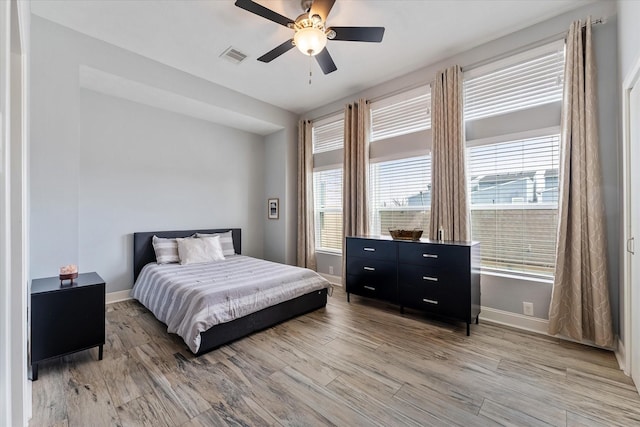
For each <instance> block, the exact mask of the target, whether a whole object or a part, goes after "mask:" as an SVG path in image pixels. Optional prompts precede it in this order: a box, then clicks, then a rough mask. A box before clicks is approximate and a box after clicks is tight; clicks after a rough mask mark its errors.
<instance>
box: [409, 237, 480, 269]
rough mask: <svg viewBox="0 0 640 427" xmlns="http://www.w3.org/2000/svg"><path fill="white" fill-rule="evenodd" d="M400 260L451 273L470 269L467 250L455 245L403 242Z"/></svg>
mask: <svg viewBox="0 0 640 427" xmlns="http://www.w3.org/2000/svg"><path fill="white" fill-rule="evenodd" d="M398 260H399V261H400V262H402V263H406V264H418V265H425V266H432V267H437V268H438V269H441V270H449V271H455V270H459V269H464V268H466V269H468V268H469V252H468V250H467V248H465V247H458V246H453V245H438V244H428V243H408V242H403V243H401V244H400V245H399V247H398Z"/></svg>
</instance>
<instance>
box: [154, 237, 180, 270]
mask: <svg viewBox="0 0 640 427" xmlns="http://www.w3.org/2000/svg"><path fill="white" fill-rule="evenodd" d="M152 244H153V250H154V252H155V253H156V262H157V263H158V264H169V263H172V262H180V257H179V256H178V244H177V242H176V239H163V238H161V237H157V236H153V239H152Z"/></svg>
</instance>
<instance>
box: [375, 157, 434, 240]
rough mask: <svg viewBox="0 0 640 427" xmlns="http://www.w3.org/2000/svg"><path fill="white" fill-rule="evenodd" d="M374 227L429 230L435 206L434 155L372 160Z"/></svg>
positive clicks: (384, 232) (385, 230)
mask: <svg viewBox="0 0 640 427" xmlns="http://www.w3.org/2000/svg"><path fill="white" fill-rule="evenodd" d="M369 168H370V171H369V209H370V223H371V224H370V225H371V227H370V230H371V232H372V233H373V234H380V235H388V234H389V230H390V229H397V228H401V229H404V230H413V229H422V230H428V227H429V216H430V208H431V156H418V157H410V158H405V159H400V160H391V161H386V162H378V163H371V164H370V166H369Z"/></svg>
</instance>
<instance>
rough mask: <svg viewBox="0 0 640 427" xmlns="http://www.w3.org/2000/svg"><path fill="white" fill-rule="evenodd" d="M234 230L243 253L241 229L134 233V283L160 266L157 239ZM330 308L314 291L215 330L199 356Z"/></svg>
mask: <svg viewBox="0 0 640 427" xmlns="http://www.w3.org/2000/svg"><path fill="white" fill-rule="evenodd" d="M229 230H231V232H232V235H233V246H234V248H235V250H236V253H238V254H240V253H241V250H240V249H241V230H240V229H239V228H221V229H206V230H179V231H145V232H141V233H133V280H134V283H135V280H136V279H137V278H138V275H139V274H140V271H141V270H142V267H144V266H145V265H147V264H148V263H150V262H156V254H155V252H154V250H153V244H152V238H153V236H154V235H155V236H158V237H165V238H176V237H188V236H192V235H193V234H195V233H206V234H211V233H224V232H226V231H229ZM326 304H327V289H322V290H320V291H313V292H310V293H308V294H305V295H302V296H300V297H297V298H294V299H292V300H289V301H285V302H281V303H280V304H277V305H274V306H271V307H267V308H265V309H263V310H260V311H257V312H255V313H252V314H249V315H247V316H244V317H241V318H239V319H236V320H232V321H231V322H227V323H221V324H219V325H215V326H212V327H211V328H209V329H208V330H206V331H204V332H203V333H202V334H200V337H201V341H200V349H199V351H198V353H196V356H199V355H201V354H203V353H206V352H209V351H211V350H214V349H216V348H218V347H220V346H222V345H224V344H227V343H229V342H231V341H235V340H237V339H239V338H242V337H245V336H247V335H249V334H251V333H253V332H257V331H260V330H263V329H267V328H269V327H271V326H273V325H276V324H278V323H281V322H283V321H285V320H288V319H291V318H293V317H297V316H300V315H302V314H305V313H308V312H310V311H314V310H317V309H318V308H321V307H324V306H325V305H326Z"/></svg>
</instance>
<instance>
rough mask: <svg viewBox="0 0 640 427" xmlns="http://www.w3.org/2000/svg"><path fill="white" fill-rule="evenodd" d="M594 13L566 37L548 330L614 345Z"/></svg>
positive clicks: (597, 342) (573, 25) (579, 338)
mask: <svg viewBox="0 0 640 427" xmlns="http://www.w3.org/2000/svg"><path fill="white" fill-rule="evenodd" d="M597 116H598V111H597V98H596V67H595V61H594V56H593V46H592V42H591V18H589V19H588V20H587V23H586V26H584V28H583V24H582V23H581V22H580V21H576V22H574V23H573V24H571V28H570V29H569V34H568V36H567V48H566V63H565V69H564V97H563V106H562V122H561V129H562V137H561V145H562V146H561V157H560V161H561V163H560V203H559V209H558V215H559V218H558V246H557V252H556V270H555V279H554V283H553V294H552V297H551V306H550V308H549V333H550V334H552V335H555V334H562V335H565V336H568V337H571V338H573V339H576V340H590V341H593V342H595V344H597V345H600V346H607V347H608V346H611V345H612V344H613V332H612V329H611V309H610V306H609V286H608V282H607V242H606V235H605V221H604V204H603V200H602V184H601V175H600V161H599V158H598V148H599V147H598V146H599V141H598V127H597Z"/></svg>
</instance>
